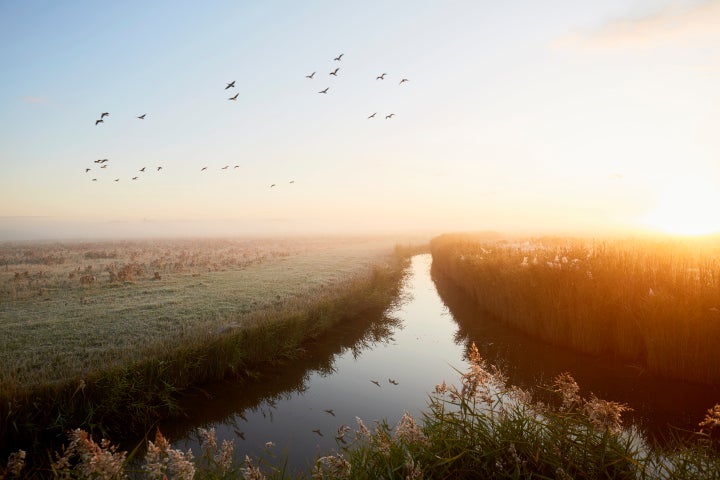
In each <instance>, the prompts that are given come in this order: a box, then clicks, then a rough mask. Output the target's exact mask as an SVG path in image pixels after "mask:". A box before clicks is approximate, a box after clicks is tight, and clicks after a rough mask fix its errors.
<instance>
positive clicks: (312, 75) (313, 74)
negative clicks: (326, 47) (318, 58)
mask: <svg viewBox="0 0 720 480" xmlns="http://www.w3.org/2000/svg"><path fill="white" fill-rule="evenodd" d="M316 73H317V72H313V73H311V74H310V75H305V78H309V79H310V80H312V78H313V77H314V76H315V74H316Z"/></svg>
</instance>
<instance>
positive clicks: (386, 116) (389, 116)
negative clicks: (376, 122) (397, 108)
mask: <svg viewBox="0 0 720 480" xmlns="http://www.w3.org/2000/svg"><path fill="white" fill-rule="evenodd" d="M393 116H395V114H394V113H391V114H390V115H385V120H387V119H389V118H392V117H393Z"/></svg>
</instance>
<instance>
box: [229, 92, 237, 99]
mask: <svg viewBox="0 0 720 480" xmlns="http://www.w3.org/2000/svg"><path fill="white" fill-rule="evenodd" d="M238 95H240V94H239V93H236V94H235V95H234V96H232V97H230V98H228V100H237V97H238Z"/></svg>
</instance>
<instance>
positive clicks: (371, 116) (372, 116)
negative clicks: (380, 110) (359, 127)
mask: <svg viewBox="0 0 720 480" xmlns="http://www.w3.org/2000/svg"><path fill="white" fill-rule="evenodd" d="M375 115H377V112H375V113H373V114H372V115H370V116H369V117H368V120H370V119H371V118H375Z"/></svg>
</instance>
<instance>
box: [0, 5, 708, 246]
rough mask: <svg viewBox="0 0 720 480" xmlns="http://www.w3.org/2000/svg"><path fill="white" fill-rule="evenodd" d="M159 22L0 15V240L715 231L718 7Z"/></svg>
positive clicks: (390, 12) (44, 10)
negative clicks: (710, 209) (711, 212)
mask: <svg viewBox="0 0 720 480" xmlns="http://www.w3.org/2000/svg"><path fill="white" fill-rule="evenodd" d="M147 3H148V2H114V3H106V4H102V3H98V2H39V1H22V2H21V1H3V2H0V61H2V65H3V71H4V73H3V75H2V76H1V77H0V87H1V88H0V171H2V175H1V176H0V217H2V218H1V219H0V240H2V239H3V236H4V237H5V238H7V239H9V238H15V237H17V236H18V235H20V236H21V235H22V234H23V233H22V232H23V231H27V232H30V231H31V230H28V229H27V226H28V225H29V224H32V225H33V230H32V234H33V235H38V233H37V232H43V233H42V235H45V236H47V237H53V236H67V235H70V234H71V233H69V232H72V234H76V235H79V236H82V235H84V234H87V235H98V234H102V232H104V231H106V232H110V233H112V234H118V230H119V231H120V234H122V232H128V234H133V235H135V234H142V233H143V232H144V231H145V230H143V229H147V233H148V234H157V233H163V232H178V233H196V234H203V232H206V233H213V234H215V233H229V234H243V233H265V232H266V233H315V232H333V233H334V232H353V233H358V232H372V233H377V232H384V231H420V230H422V231H432V232H435V231H446V230H467V229H497V230H504V231H505V230H528V231H538V230H542V231H547V232H554V231H557V232H565V231H591V232H594V231H598V232H602V231H616V230H618V229H627V228H639V227H643V226H647V225H651V226H654V227H657V228H661V229H669V230H673V229H675V230H678V231H680V230H684V231H687V232H690V231H701V230H713V229H716V228H717V229H720V223H713V222H714V221H712V220H708V219H707V218H704V217H707V216H706V215H700V214H699V213H693V212H700V211H701V210H702V209H701V207H702V206H703V203H707V202H714V201H715V200H717V199H720V197H718V185H720V181H719V180H720V167H719V166H718V165H719V164H720V162H718V160H717V159H718V154H719V153H720V140H718V139H717V138H716V137H718V136H717V135H716V133H715V132H716V126H717V125H718V120H720V118H719V116H720V114H719V113H718V112H720V109H719V108H718V107H719V106H720V94H719V93H718V89H717V85H718V84H719V83H718V81H719V80H720V32H718V29H717V28H716V27H713V25H718V24H720V2H718V1H670V0H666V1H653V0H633V1H603V2H596V1H569V0H568V1H560V0H558V1H552V2H543V3H542V5H540V2H531V1H515V2H479V1H475V2H460V1H457V2H431V1H425V2H417V1H414V2H410V1H396V2H379V1H378V2H329V1H327V2H280V1H277V2H212V3H208V2H206V3H203V4H200V3H198V2H152V3H151V4H150V5H148V4H147ZM340 53H344V55H343V57H342V60H341V61H335V60H333V59H334V58H335V57H336V56H337V55H339V54H340ZM337 67H340V70H339V72H338V76H337V77H333V76H330V75H329V72H330V71H332V70H333V69H334V68H337ZM313 71H316V72H317V73H316V74H315V76H314V78H313V79H312V80H310V79H307V78H305V76H306V75H308V74H310V73H312V72H313ZM384 72H387V76H386V78H385V80H376V76H377V75H379V74H381V73H384ZM402 78H408V79H409V81H408V82H406V83H404V84H403V85H399V81H400V79H402ZM233 80H234V81H235V82H236V83H235V85H236V88H232V89H227V90H226V89H225V85H226V84H227V83H228V82H230V81H233ZM326 87H329V90H328V94H326V95H323V94H320V93H318V92H319V91H320V90H322V89H324V88H326ZM236 93H237V94H238V99H237V100H236V101H230V100H228V98H229V97H230V96H231V95H234V94H236ZM105 111H107V112H110V116H109V117H107V118H106V119H105V122H104V123H103V124H101V125H98V126H96V125H95V124H94V122H95V120H96V119H97V118H99V115H100V113H101V112H105ZM374 112H378V113H377V116H376V117H375V118H373V119H368V118H367V117H368V116H369V115H370V114H372V113H374ZM390 113H394V114H395V116H394V117H393V118H391V119H387V120H386V119H385V118H384V117H385V116H386V115H388V114H390ZM141 114H146V115H147V116H146V118H145V119H144V120H139V119H137V118H136V116H138V115H141ZM101 158H108V159H109V161H108V164H107V167H106V168H105V169H100V168H99V165H98V164H95V163H93V162H94V160H97V159H101ZM226 165H228V166H229V168H228V169H227V170H223V169H222V167H224V166H226ZM235 165H237V166H238V168H234V167H235ZM158 166H162V167H163V169H162V170H161V171H160V172H158V171H157V170H156V169H157V167H158ZM142 167H145V168H146V171H145V172H139V169H141V168H142ZM202 167H207V170H205V171H202V172H201V168H202ZM85 168H91V169H92V170H91V171H90V172H88V173H86V172H85ZM134 176H138V177H139V178H138V179H137V180H131V179H132V177H134ZM92 178H96V179H97V181H94V182H93V181H92V180H91V179H92ZM115 179H118V180H119V181H118V182H115V181H114V180H115ZM290 181H294V183H292V184H291V183H289V182H290ZM272 184H275V185H276V186H275V187H272V188H271V187H270V185H272ZM28 222H29V223H28ZM683 222H685V223H683ZM681 223H682V225H680V224H681ZM19 225H20V226H19ZM117 225H122V226H123V227H122V228H119V229H118V228H116V227H113V226H117ZM170 225H172V226H173V227H172V228H170V227H169V226H170ZM178 225H180V226H178ZM23 229H25V230H23Z"/></svg>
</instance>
